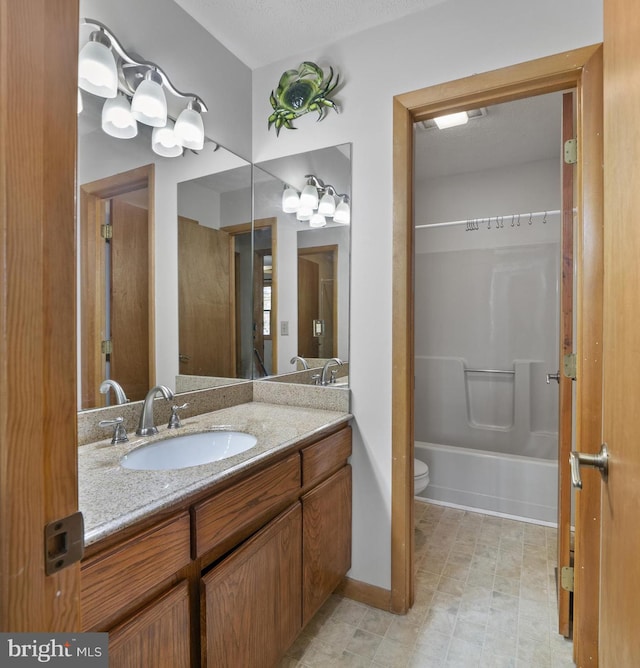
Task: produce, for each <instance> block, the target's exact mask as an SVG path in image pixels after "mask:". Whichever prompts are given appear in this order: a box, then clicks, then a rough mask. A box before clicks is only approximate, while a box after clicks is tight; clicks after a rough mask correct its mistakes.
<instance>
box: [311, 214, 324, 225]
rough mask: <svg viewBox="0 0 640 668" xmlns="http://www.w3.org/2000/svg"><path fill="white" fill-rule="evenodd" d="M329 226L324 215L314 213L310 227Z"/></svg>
mask: <svg viewBox="0 0 640 668" xmlns="http://www.w3.org/2000/svg"><path fill="white" fill-rule="evenodd" d="M326 224H327V221H326V219H325V217H324V216H323V215H322V214H319V213H314V214H313V216H311V220H310V221H309V227H324V226H325V225H326Z"/></svg>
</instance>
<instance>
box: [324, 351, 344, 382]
mask: <svg viewBox="0 0 640 668" xmlns="http://www.w3.org/2000/svg"><path fill="white" fill-rule="evenodd" d="M343 364H344V362H343V361H342V360H341V359H339V358H338V357H332V358H331V359H328V360H327V361H326V362H325V363H324V366H323V367H322V376H320V385H328V384H329V383H330V382H331V383H335V380H336V379H335V375H334V374H331V380H330V381H329V380H327V371H329V367H331V366H334V365H337V366H342V365H343Z"/></svg>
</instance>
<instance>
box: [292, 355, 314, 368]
mask: <svg viewBox="0 0 640 668" xmlns="http://www.w3.org/2000/svg"><path fill="white" fill-rule="evenodd" d="M296 362H300V364H302V368H303V369H305V370H306V369H308V368H309V363H308V362H307V360H306V359H305V358H304V357H300V355H294V356H293V357H292V358H291V359H290V360H289V364H295V363H296Z"/></svg>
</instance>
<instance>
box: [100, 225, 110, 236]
mask: <svg viewBox="0 0 640 668" xmlns="http://www.w3.org/2000/svg"><path fill="white" fill-rule="evenodd" d="M100 236H101V237H102V238H103V239H113V225H100Z"/></svg>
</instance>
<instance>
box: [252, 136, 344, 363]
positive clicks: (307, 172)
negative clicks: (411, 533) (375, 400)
mask: <svg viewBox="0 0 640 668" xmlns="http://www.w3.org/2000/svg"><path fill="white" fill-rule="evenodd" d="M253 181H254V215H255V217H256V219H258V220H265V219H267V220H274V221H276V222H275V225H276V228H277V229H276V238H277V243H276V244H275V250H274V253H273V264H274V267H275V271H274V282H273V288H272V289H273V292H272V295H273V296H274V297H275V298H276V304H277V311H275V312H274V313H275V319H273V318H272V320H273V322H272V324H271V328H272V331H273V332H274V334H275V335H276V336H275V338H274V341H275V348H274V349H275V351H276V353H277V355H276V359H277V364H275V365H274V367H273V369H274V371H273V372H274V373H276V374H283V373H288V372H292V371H295V370H296V368H297V366H296V365H297V362H292V361H291V360H293V359H294V357H295V356H300V357H303V358H304V359H305V360H307V361H309V362H310V363H311V364H312V365H313V362H314V361H316V363H322V361H323V360H326V359H329V358H332V357H338V358H339V359H341V360H342V361H344V362H347V361H348V359H349V295H350V291H349V281H350V241H351V226H350V218H349V217H347V218H342V219H340V218H339V216H338V215H335V214H334V215H327V216H325V217H324V219H323V220H322V219H320V220H319V221H316V220H313V221H310V220H309V219H308V216H306V215H304V214H302V215H301V214H300V211H299V210H298V212H295V211H293V212H286V211H284V210H283V205H285V200H284V198H283V193H284V192H285V190H287V189H288V188H289V187H290V188H291V189H292V190H294V191H295V192H296V193H299V194H301V193H302V192H303V189H304V188H305V186H309V185H311V186H313V187H314V188H316V190H317V191H318V196H319V199H322V196H323V195H329V197H331V198H333V200H334V205H339V204H340V203H341V202H343V201H344V203H345V204H346V205H347V211H348V206H349V201H350V194H351V145H350V144H343V145H340V146H332V147H329V148H324V149H318V150H315V151H309V152H306V153H299V154H296V155H291V156H286V157H283V158H278V159H275V160H269V161H265V162H260V163H258V164H256V165H254V177H253ZM341 196H342V197H341ZM284 208H286V205H285V206H284ZM317 211H318V210H315V213H317ZM299 218H303V220H299ZM339 220H342V222H338V221H339ZM316 224H318V225H320V226H318V227H316V226H315V225H316Z"/></svg>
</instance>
